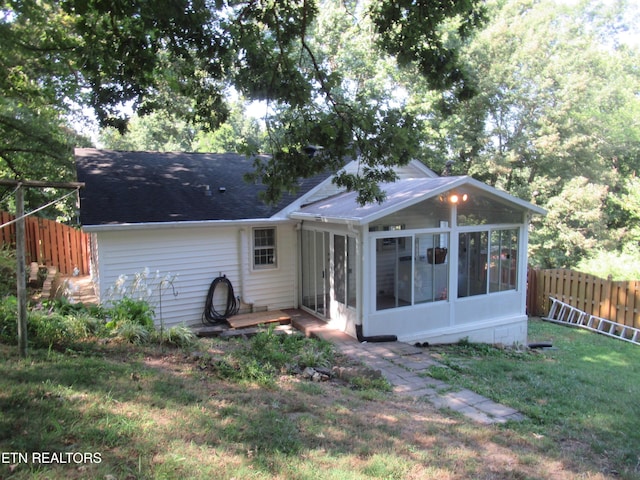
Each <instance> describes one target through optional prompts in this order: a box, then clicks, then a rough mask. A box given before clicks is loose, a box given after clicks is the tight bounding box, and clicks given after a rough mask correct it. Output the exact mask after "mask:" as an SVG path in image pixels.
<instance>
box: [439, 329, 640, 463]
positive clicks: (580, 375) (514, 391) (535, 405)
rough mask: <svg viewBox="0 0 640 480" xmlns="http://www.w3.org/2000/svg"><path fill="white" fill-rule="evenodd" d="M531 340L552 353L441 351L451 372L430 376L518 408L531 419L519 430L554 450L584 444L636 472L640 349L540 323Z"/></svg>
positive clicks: (471, 347) (517, 426)
mask: <svg viewBox="0 0 640 480" xmlns="http://www.w3.org/2000/svg"><path fill="white" fill-rule="evenodd" d="M529 342H530V343H534V342H550V343H552V344H553V348H552V349H547V350H539V351H535V352H517V351H516V352H514V351H508V350H507V351H503V350H500V349H497V348H493V347H490V346H487V345H479V346H478V345H471V344H462V345H456V346H450V347H441V348H439V349H438V350H439V353H440V359H441V360H442V362H443V363H444V364H445V365H446V366H447V367H448V368H442V367H434V368H433V369H432V370H431V374H432V376H434V377H436V378H439V379H441V380H444V381H446V382H449V383H450V384H451V385H455V386H459V387H465V388H469V389H471V390H473V391H475V392H477V393H479V394H481V395H485V396H487V397H490V398H491V399H493V400H495V401H497V402H500V403H504V404H506V405H509V406H511V407H513V408H516V409H518V410H519V411H521V412H522V413H524V414H525V415H526V416H527V418H528V419H529V420H528V421H526V422H522V423H519V424H514V425H512V428H514V429H517V430H518V431H519V432H521V433H524V434H532V435H538V436H541V437H540V438H542V437H545V438H548V439H549V440H551V441H552V442H553V443H552V444H551V445H555V444H565V445H574V446H579V447H580V448H582V447H584V451H585V452H586V453H587V454H588V455H592V456H593V457H594V458H600V459H602V461H603V462H605V463H607V464H610V465H611V467H610V470H612V471H616V472H618V473H621V472H636V473H637V472H638V471H639V469H640V449H639V448H638V446H639V445H640V402H639V399H640V348H639V347H638V346H637V345H632V344H630V343H627V342H622V341H620V340H615V339H611V338H607V337H605V336H602V335H597V334H595V333H591V332H588V331H586V330H580V329H577V328H570V327H564V326H559V325H554V324H551V323H547V322H543V321H542V320H538V319H533V320H531V321H530V322H529ZM550 448H556V447H555V446H553V447H550Z"/></svg>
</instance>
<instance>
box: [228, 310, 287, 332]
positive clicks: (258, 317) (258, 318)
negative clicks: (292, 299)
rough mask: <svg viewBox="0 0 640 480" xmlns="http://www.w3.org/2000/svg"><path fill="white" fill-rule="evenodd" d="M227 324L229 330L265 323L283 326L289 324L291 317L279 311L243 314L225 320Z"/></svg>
mask: <svg viewBox="0 0 640 480" xmlns="http://www.w3.org/2000/svg"><path fill="white" fill-rule="evenodd" d="M227 323H228V324H229V326H230V327H231V328H247V327H255V326H256V325H262V324H265V323H279V324H280V325H284V324H287V323H291V317H290V316H289V315H287V314H286V313H284V312H282V311H280V310H271V311H266V312H255V313H244V314H241V315H234V316H232V317H229V318H227Z"/></svg>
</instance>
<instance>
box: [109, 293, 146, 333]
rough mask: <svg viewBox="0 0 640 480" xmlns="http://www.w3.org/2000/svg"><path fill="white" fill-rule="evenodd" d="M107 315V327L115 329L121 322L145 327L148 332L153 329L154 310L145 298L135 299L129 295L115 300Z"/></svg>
mask: <svg viewBox="0 0 640 480" xmlns="http://www.w3.org/2000/svg"><path fill="white" fill-rule="evenodd" d="M107 315H108V316H109V317H110V318H111V320H110V321H109V323H107V327H108V328H112V329H117V328H118V327H119V326H120V325H121V324H124V323H133V324H136V325H141V326H143V327H145V328H146V329H147V330H148V331H149V332H151V331H153V329H154V324H153V315H154V311H153V308H151V305H149V302H147V301H146V300H135V299H133V298H130V297H124V298H122V299H120V300H116V301H115V302H113V306H112V307H111V308H110V309H109V310H108V312H107Z"/></svg>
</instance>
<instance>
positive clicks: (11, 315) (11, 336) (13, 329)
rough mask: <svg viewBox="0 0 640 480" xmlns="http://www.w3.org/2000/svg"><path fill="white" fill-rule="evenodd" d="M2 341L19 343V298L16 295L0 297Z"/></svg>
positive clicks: (0, 340)
mask: <svg viewBox="0 0 640 480" xmlns="http://www.w3.org/2000/svg"><path fill="white" fill-rule="evenodd" d="M0 342H2V343H8V344H10V345H15V344H17V343H18V299H17V298H16V297H14V296H7V297H4V298H0Z"/></svg>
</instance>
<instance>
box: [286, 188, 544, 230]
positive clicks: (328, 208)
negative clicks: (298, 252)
mask: <svg viewBox="0 0 640 480" xmlns="http://www.w3.org/2000/svg"><path fill="white" fill-rule="evenodd" d="M467 185H468V186H471V187H474V188H476V189H479V190H481V191H484V192H486V193H488V194H489V195H491V196H493V197H495V198H496V199H498V200H499V201H501V202H503V203H505V204H509V205H511V206H513V207H516V208H519V209H522V210H523V211H524V210H528V211H531V212H532V213H537V214H545V213H546V211H545V210H544V209H542V208H540V207H538V206H536V205H533V204H531V203H528V202H525V201H524V200H521V199H519V198H517V197H514V196H512V195H509V194H508V193H506V192H502V191H500V190H498V189H496V188H493V187H491V186H489V185H486V184H484V183H482V182H479V181H477V180H475V179H473V178H471V177H468V176H456V177H435V178H409V179H403V180H399V181H397V182H394V183H387V184H384V185H383V186H382V189H383V190H384V191H385V193H386V199H385V200H384V201H383V202H382V203H371V204H366V205H360V204H358V203H357V193H356V192H346V193H341V194H338V195H335V196H333V197H331V198H326V199H324V200H320V201H317V202H315V203H312V204H309V205H306V206H304V207H302V208H300V209H299V210H298V211H296V212H293V213H292V214H291V217H292V218H297V219H301V220H304V219H312V218H313V219H318V218H320V219H323V220H326V221H334V222H353V223H356V224H360V225H364V224H367V223H371V222H373V221H375V220H378V219H380V218H382V217H384V216H386V215H389V214H391V213H393V212H396V211H399V210H401V209H403V208H406V207H409V206H411V205H414V204H416V203H418V202H421V201H423V200H427V199H429V198H433V197H436V196H438V195H440V194H443V193H445V192H447V191H449V190H452V189H457V188H461V187H463V186H467Z"/></svg>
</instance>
